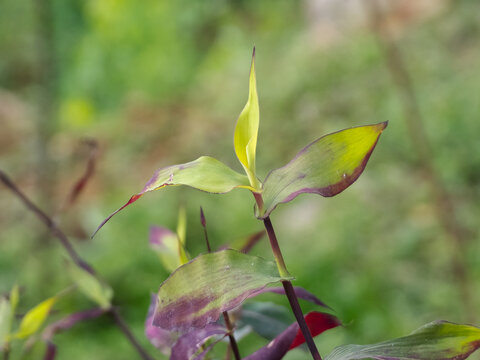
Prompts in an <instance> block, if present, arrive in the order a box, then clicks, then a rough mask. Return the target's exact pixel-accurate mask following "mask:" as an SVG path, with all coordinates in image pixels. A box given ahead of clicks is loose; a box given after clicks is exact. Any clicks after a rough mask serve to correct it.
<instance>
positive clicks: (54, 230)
mask: <svg viewBox="0 0 480 360" xmlns="http://www.w3.org/2000/svg"><path fill="white" fill-rule="evenodd" d="M0 181H1V182H2V183H3V184H4V185H5V186H6V187H7V188H8V189H9V190H10V191H11V192H12V193H13V194H14V195H15V196H17V197H18V198H19V199H20V200H21V201H22V202H23V204H24V205H25V206H26V207H27V208H28V209H29V210H30V211H32V212H33V213H34V214H35V215H36V216H37V217H38V218H39V219H40V221H42V222H43V223H44V224H45V226H46V227H47V228H48V229H49V230H50V232H51V234H52V235H53V236H54V237H55V238H57V239H58V240H59V241H60V244H61V245H62V246H63V247H64V248H65V250H66V251H67V253H68V255H69V256H70V258H71V259H72V261H73V262H75V264H77V265H78V266H80V267H82V268H84V269H85V270H87V271H88V272H90V273H91V274H92V275H94V276H96V273H95V270H94V269H93V268H92V267H91V266H90V265H89V264H88V263H87V262H86V261H85V260H83V259H82V258H81V257H80V255H78V253H77V252H76V251H75V249H74V248H73V245H72V244H71V243H70V241H69V240H68V238H67V236H66V235H65V233H64V232H63V231H62V230H61V229H60V228H59V227H58V226H57V225H56V224H55V222H54V221H53V220H52V219H51V218H50V217H49V216H48V215H47V214H46V213H45V212H43V211H42V210H41V209H40V208H39V207H38V206H36V205H35V204H34V203H33V202H32V201H31V200H30V199H29V198H27V196H26V195H25V194H23V193H22V192H21V191H20V190H19V189H18V187H17V186H16V185H15V184H14V183H13V181H12V180H11V179H10V178H9V177H8V176H7V175H6V174H5V173H4V172H3V171H2V170H0ZM109 312H110V313H111V314H112V316H113V318H114V320H115V324H116V325H117V326H118V328H119V329H120V330H121V331H122V332H123V334H124V335H125V337H126V338H127V339H128V340H129V341H130V343H131V344H132V345H133V347H134V348H135V349H136V350H137V352H138V354H139V355H140V356H141V358H143V359H144V360H153V358H152V357H151V356H150V355H149V354H148V353H147V352H146V351H145V349H143V347H142V346H141V345H140V343H139V342H138V341H137V339H136V338H135V337H134V336H133V334H132V332H131V331H130V329H129V328H128V326H127V324H126V323H125V321H124V320H123V319H122V317H121V316H120V314H119V313H118V311H117V310H116V309H115V308H113V307H112V308H111V309H110V310H109ZM4 356H5V355H4Z"/></svg>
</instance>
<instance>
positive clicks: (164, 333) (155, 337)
mask: <svg viewBox="0 0 480 360" xmlns="http://www.w3.org/2000/svg"><path fill="white" fill-rule="evenodd" d="M156 305H157V295H155V294H152V296H151V300H150V306H149V308H148V314H147V319H146V320H145V336H146V337H147V338H148V340H150V342H151V343H152V345H153V346H155V347H156V348H157V349H159V350H160V351H161V352H162V353H164V354H165V355H168V354H169V353H170V349H171V348H172V346H173V344H175V342H176V341H177V338H178V334H177V333H176V332H172V331H168V330H164V329H162V328H159V327H157V326H153V325H152V322H153V314H154V312H155V307H156Z"/></svg>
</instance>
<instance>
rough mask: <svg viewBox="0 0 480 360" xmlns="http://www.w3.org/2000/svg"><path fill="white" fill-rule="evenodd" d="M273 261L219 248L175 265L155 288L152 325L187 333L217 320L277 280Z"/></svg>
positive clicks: (281, 278) (280, 278) (278, 276)
mask: <svg viewBox="0 0 480 360" xmlns="http://www.w3.org/2000/svg"><path fill="white" fill-rule="evenodd" d="M285 279H291V278H283V277H281V276H280V275H279V274H278V270H277V266H276V265H275V263H274V262H273V261H267V260H264V259H262V258H259V257H256V256H251V255H246V254H242V253H240V252H238V251H235V250H221V251H218V252H214V253H209V254H203V255H200V256H198V257H196V258H195V259H193V260H191V261H190V262H188V263H187V264H185V265H182V266H181V267H179V268H178V269H177V270H176V271H175V272H173V273H172V274H171V275H170V277H169V278H168V279H167V280H165V281H164V282H163V283H162V285H160V289H159V291H158V304H157V308H156V310H155V315H154V320H153V325H155V326H159V327H161V328H163V329H165V330H176V331H180V332H183V333H185V332H189V331H191V330H193V329H196V328H197V329H198V328H203V327H205V325H207V324H209V323H213V322H215V321H217V319H218V318H219V316H220V314H221V313H222V312H224V311H228V310H231V309H233V308H235V307H237V306H238V305H240V304H241V303H242V302H243V301H244V300H245V299H247V298H248V297H250V296H251V295H252V294H255V293H256V292H258V291H259V290H261V289H263V288H264V287H265V286H266V285H268V284H271V283H275V282H279V281H281V280H285Z"/></svg>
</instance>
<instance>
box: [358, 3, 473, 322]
mask: <svg viewBox="0 0 480 360" xmlns="http://www.w3.org/2000/svg"><path fill="white" fill-rule="evenodd" d="M366 6H367V10H368V13H369V16H370V21H371V26H372V29H373V32H374V34H375V36H376V39H377V42H378V46H379V48H380V49H381V51H382V52H383V59H384V61H385V65H386V66H387V68H388V71H389V73H390V76H391V78H392V80H393V83H394V86H395V87H396V89H397V92H398V94H399V96H400V100H401V102H402V105H403V111H404V113H405V116H404V119H405V123H406V125H407V131H408V135H409V138H410V141H411V142H412V146H413V148H414V150H415V152H416V153H417V156H418V161H419V163H420V165H421V167H422V170H423V172H424V174H425V177H426V178H427V180H428V182H429V183H430V187H431V189H432V191H433V196H434V199H435V207H436V214H437V218H438V221H439V223H440V225H441V226H442V227H443V229H444V231H445V233H446V234H448V237H449V238H450V240H451V242H452V245H453V248H454V251H455V253H454V254H452V256H451V264H450V266H451V268H452V271H453V274H454V275H455V277H456V278H457V281H456V283H457V286H458V288H459V291H460V293H461V294H462V296H461V298H462V301H463V305H464V308H465V311H466V312H467V313H468V314H469V316H472V314H475V313H476V310H475V306H474V305H473V303H472V294H471V291H470V288H469V286H468V283H469V279H468V277H469V276H468V270H467V267H466V266H465V263H464V261H463V258H464V257H465V255H466V251H467V250H466V244H467V242H468V241H467V240H468V238H467V236H468V233H467V231H466V230H465V229H464V228H463V227H462V226H461V224H460V223H459V221H458V217H457V216H456V214H455V204H454V201H453V199H452V195H451V194H450V193H449V192H448V190H447V188H446V186H445V184H444V183H443V181H442V179H441V176H440V175H439V173H438V172H437V171H436V169H435V166H434V163H433V161H432V159H433V155H432V153H433V152H432V147H431V144H430V141H429V139H428V137H427V133H426V131H425V128H424V120H423V116H422V113H421V111H420V106H419V104H418V100H417V97H416V94H415V89H414V85H413V82H412V77H411V76H410V73H409V72H408V69H407V66H406V64H405V61H404V58H403V56H402V52H401V51H400V49H399V47H398V46H397V45H396V44H395V42H394V41H393V40H392V39H391V36H390V34H389V33H388V31H387V29H386V28H385V26H384V25H383V23H382V12H381V9H380V6H379V4H378V3H377V1H376V0H368V1H366Z"/></svg>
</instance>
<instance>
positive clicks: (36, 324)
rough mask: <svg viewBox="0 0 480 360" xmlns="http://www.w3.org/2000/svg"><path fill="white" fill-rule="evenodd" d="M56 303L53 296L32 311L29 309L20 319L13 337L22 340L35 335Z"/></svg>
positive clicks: (55, 298)
mask: <svg viewBox="0 0 480 360" xmlns="http://www.w3.org/2000/svg"><path fill="white" fill-rule="evenodd" d="M56 301H57V297H56V296H54V297H51V298H49V299H47V300H44V301H42V302H41V303H40V304H38V305H37V306H35V307H34V308H33V309H30V310H29V311H28V312H27V313H26V314H25V316H24V317H23V318H22V321H21V322H20V327H19V329H18V331H17V333H15V337H16V338H18V339H24V338H26V337H29V336H31V335H33V334H35V333H36V332H37V330H38V329H39V328H40V327H41V326H42V325H43V323H44V322H45V320H46V319H47V316H48V314H49V313H50V310H51V309H52V306H53V305H54V304H55V302H56Z"/></svg>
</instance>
